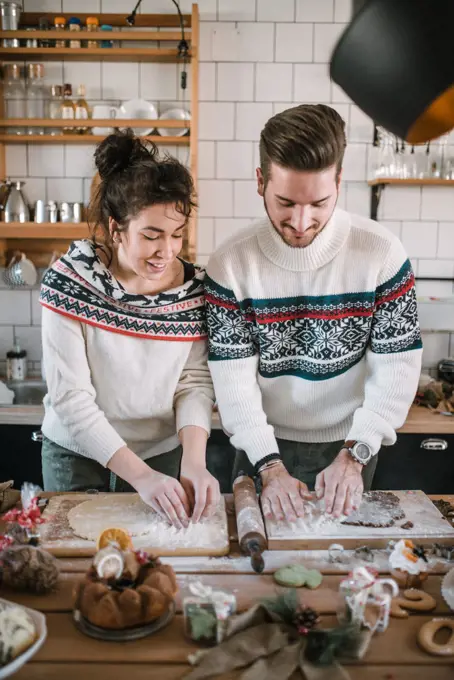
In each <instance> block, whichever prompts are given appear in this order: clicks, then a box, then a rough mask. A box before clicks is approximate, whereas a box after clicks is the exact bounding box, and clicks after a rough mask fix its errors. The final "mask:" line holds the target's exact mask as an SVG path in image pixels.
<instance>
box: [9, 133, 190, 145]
mask: <svg viewBox="0 0 454 680" xmlns="http://www.w3.org/2000/svg"><path fill="white" fill-rule="evenodd" d="M103 139H105V136H104V135H2V134H0V143H4V144H31V143H33V144H98V143H99V142H102V140H103ZM141 139H145V140H147V141H149V142H154V143H155V144H158V145H165V146H169V145H171V146H189V145H190V141H191V140H190V137H189V136H187V137H174V136H171V137H163V136H162V135H146V136H144V137H141Z"/></svg>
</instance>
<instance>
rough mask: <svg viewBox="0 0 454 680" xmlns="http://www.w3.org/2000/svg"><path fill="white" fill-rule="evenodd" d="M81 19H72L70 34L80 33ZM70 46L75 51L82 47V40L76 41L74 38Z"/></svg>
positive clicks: (69, 22)
mask: <svg viewBox="0 0 454 680" xmlns="http://www.w3.org/2000/svg"><path fill="white" fill-rule="evenodd" d="M80 25H81V22H80V19H78V18H77V17H71V19H70V20H69V21H68V28H69V32H70V33H80ZM69 46H70V47H72V48H73V49H77V48H78V47H80V46H81V42H80V40H76V39H75V38H72V39H71V40H70V41H69Z"/></svg>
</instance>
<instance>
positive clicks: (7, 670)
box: [0, 598, 47, 680]
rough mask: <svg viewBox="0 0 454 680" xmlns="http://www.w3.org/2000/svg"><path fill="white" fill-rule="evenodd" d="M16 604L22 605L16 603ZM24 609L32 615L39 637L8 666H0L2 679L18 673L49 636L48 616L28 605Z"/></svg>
mask: <svg viewBox="0 0 454 680" xmlns="http://www.w3.org/2000/svg"><path fill="white" fill-rule="evenodd" d="M0 602H5V603H7V604H14V603H12V602H9V600H3V599H2V598H0ZM16 606H18V607H19V606H21V605H16ZM22 609H25V611H26V612H27V614H29V615H30V617H31V618H32V619H33V622H34V624H35V626H36V631H37V634H38V638H37V640H36V642H34V643H33V644H32V646H31V647H29V648H28V649H27V650H26V651H25V652H24V653H23V654H20V656H18V657H17V658H16V659H14V661H11V663H8V664H6V666H3V668H0V680H3V678H9V676H10V675H13V673H17V671H18V670H19V668H22V666H24V665H25V664H26V663H27V661H29V660H30V659H31V658H32V656H34V655H35V654H36V652H37V651H38V650H39V649H40V648H41V647H42V646H43V644H44V640H45V639H46V637H47V627H46V617H45V616H44V614H41V612H37V611H36V610H35V609H29V608H28V607H22Z"/></svg>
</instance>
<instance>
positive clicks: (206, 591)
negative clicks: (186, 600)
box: [189, 581, 235, 621]
mask: <svg viewBox="0 0 454 680" xmlns="http://www.w3.org/2000/svg"><path fill="white" fill-rule="evenodd" d="M189 590H190V592H191V594H192V595H194V597H197V598H200V599H201V600H206V601H209V602H211V603H212V604H213V606H214V610H215V612H216V616H217V618H218V620H220V621H225V620H226V619H228V617H229V616H230V615H231V614H233V613H234V611H235V599H234V597H233V595H230V594H229V593H224V592H223V591H222V590H214V589H213V588H212V587H211V586H205V585H203V583H201V582H200V581H196V582H192V583H190V584H189Z"/></svg>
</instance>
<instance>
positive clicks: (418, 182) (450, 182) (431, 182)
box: [367, 177, 454, 187]
mask: <svg viewBox="0 0 454 680" xmlns="http://www.w3.org/2000/svg"><path fill="white" fill-rule="evenodd" d="M367 183H368V185H369V186H370V187H376V186H379V185H382V184H386V185H388V184H395V185H398V186H407V187H408V186H454V179H441V178H438V177H425V178H423V179H417V178H413V177H412V178H409V179H398V178H397V177H383V178H382V177H379V178H377V179H371V180H369V181H368V182H367Z"/></svg>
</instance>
